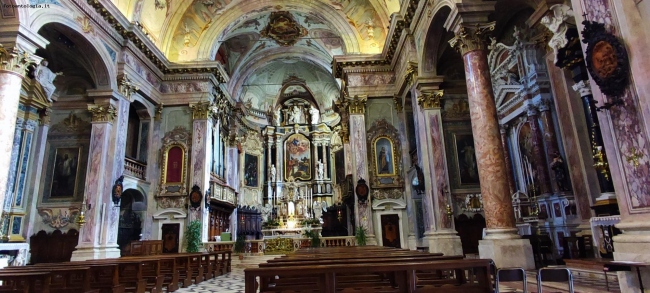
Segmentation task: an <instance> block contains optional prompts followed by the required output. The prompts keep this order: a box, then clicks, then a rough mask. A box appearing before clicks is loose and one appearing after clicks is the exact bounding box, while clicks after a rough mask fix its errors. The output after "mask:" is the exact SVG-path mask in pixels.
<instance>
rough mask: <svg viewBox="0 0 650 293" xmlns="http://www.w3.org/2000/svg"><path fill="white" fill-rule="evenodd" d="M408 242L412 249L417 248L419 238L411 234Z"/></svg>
mask: <svg viewBox="0 0 650 293" xmlns="http://www.w3.org/2000/svg"><path fill="white" fill-rule="evenodd" d="M406 242H407V245H408V248H409V249H410V250H416V249H417V248H418V239H417V238H415V235H409V236H408V238H407V240H406Z"/></svg>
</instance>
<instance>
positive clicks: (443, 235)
mask: <svg viewBox="0 0 650 293" xmlns="http://www.w3.org/2000/svg"><path fill="white" fill-rule="evenodd" d="M424 241H426V243H428V245H429V252H430V253H442V254H444V255H445V256H449V255H463V244H462V243H461V241H460V236H458V235H456V232H455V231H453V232H449V231H445V232H431V233H424Z"/></svg>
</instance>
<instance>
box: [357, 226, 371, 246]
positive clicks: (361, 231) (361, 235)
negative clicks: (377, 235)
mask: <svg viewBox="0 0 650 293" xmlns="http://www.w3.org/2000/svg"><path fill="white" fill-rule="evenodd" d="M354 238H355V239H356V240H357V246H366V241H367V240H368V236H366V228H364V227H357V231H356V233H355V234H354Z"/></svg>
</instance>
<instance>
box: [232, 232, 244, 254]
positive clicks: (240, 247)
mask: <svg viewBox="0 0 650 293" xmlns="http://www.w3.org/2000/svg"><path fill="white" fill-rule="evenodd" d="M232 250H233V252H235V253H237V254H238V255H239V260H242V259H244V252H245V251H246V236H245V235H244V234H238V235H237V240H235V246H234V247H233V249H232Z"/></svg>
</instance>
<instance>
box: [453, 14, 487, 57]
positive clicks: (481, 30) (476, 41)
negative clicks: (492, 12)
mask: <svg viewBox="0 0 650 293" xmlns="http://www.w3.org/2000/svg"><path fill="white" fill-rule="evenodd" d="M495 25H496V22H494V21H493V22H490V23H485V24H478V23H477V24H474V25H465V24H461V27H460V29H459V30H458V32H456V36H455V37H454V38H453V39H451V40H449V44H450V45H451V47H452V48H455V49H456V50H458V52H460V54H461V55H465V54H467V53H469V52H472V51H476V50H487V41H488V37H489V36H490V33H491V32H492V31H493V30H494V26H495Z"/></svg>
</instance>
